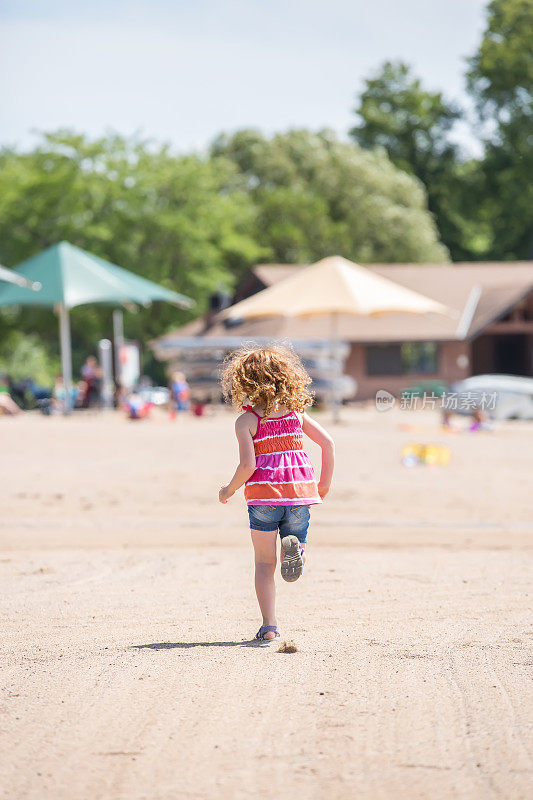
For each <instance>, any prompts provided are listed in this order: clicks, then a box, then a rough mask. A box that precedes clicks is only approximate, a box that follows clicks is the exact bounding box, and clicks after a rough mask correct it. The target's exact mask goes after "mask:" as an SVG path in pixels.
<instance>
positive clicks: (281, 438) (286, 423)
mask: <svg viewBox="0 0 533 800" xmlns="http://www.w3.org/2000/svg"><path fill="white" fill-rule="evenodd" d="M244 410H245V411H252V414H255V416H256V417H257V418H258V420H259V421H258V423H257V431H256V432H255V435H254V437H253V441H254V450H255V464H256V468H255V472H254V473H253V475H252V476H251V477H250V478H249V479H248V480H247V481H246V484H245V486H244V497H245V499H246V502H247V504H248V505H250V506H261V505H271V506H273V505H278V506H308V505H314V504H315V503H321V502H322V500H321V499H320V496H319V494H318V489H317V482H316V478H315V472H314V470H313V466H312V464H311V462H310V461H309V457H308V455H307V454H306V453H305V452H304V450H303V431H302V426H301V424H300V420H299V419H298V417H297V416H296V414H295V413H294V411H291V412H290V413H289V414H285V415H284V416H283V417H276V418H267V419H264V418H263V417H260V416H259V414H256V412H255V411H253V410H252V408H251V407H250V406H244Z"/></svg>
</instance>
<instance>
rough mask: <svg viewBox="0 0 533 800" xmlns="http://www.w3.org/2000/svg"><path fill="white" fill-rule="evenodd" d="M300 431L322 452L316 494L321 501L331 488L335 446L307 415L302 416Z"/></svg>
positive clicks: (319, 426)
mask: <svg viewBox="0 0 533 800" xmlns="http://www.w3.org/2000/svg"><path fill="white" fill-rule="evenodd" d="M302 430H303V432H304V433H305V435H306V436H309V438H310V439H311V441H313V442H316V444H317V445H318V446H319V447H320V449H321V450H322V469H321V471H320V480H319V482H318V494H319V495H320V497H321V498H322V499H324V497H325V496H326V495H327V493H328V492H329V487H330V486H331V478H332V477H333V467H334V466H335V444H334V442H333V439H332V438H331V436H330V435H329V433H328V432H327V430H325V428H323V427H322V425H319V424H318V422H315V420H314V419H312V418H311V417H308V416H307V414H304V415H303V421H302Z"/></svg>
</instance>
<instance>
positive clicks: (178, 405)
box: [170, 372, 190, 419]
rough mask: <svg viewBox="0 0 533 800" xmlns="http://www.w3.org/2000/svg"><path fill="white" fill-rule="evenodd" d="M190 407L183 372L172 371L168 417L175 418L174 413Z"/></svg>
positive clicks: (187, 385)
mask: <svg viewBox="0 0 533 800" xmlns="http://www.w3.org/2000/svg"><path fill="white" fill-rule="evenodd" d="M189 407H190V390H189V384H188V383H187V379H186V378H185V375H184V374H183V372H174V373H173V375H172V383H171V385H170V408H171V410H170V418H171V419H175V418H176V414H177V413H179V412H181V411H188V410H189Z"/></svg>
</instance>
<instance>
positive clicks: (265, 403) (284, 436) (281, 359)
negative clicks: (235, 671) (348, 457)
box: [219, 347, 334, 641]
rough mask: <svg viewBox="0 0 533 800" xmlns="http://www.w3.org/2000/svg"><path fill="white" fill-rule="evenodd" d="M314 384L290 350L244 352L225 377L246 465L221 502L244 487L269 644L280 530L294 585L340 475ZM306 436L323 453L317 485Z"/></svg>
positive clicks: (262, 631) (274, 631) (284, 565)
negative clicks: (313, 520)
mask: <svg viewBox="0 0 533 800" xmlns="http://www.w3.org/2000/svg"><path fill="white" fill-rule="evenodd" d="M310 383H311V378H310V377H309V375H308V374H307V373H306V371H305V369H304V367H303V365H302V363H301V361H300V359H299V358H298V356H297V355H296V354H295V353H294V352H292V351H291V350H289V349H287V348H284V347H257V348H253V347H250V348H243V349H241V350H239V351H238V352H236V353H234V354H233V356H232V357H231V358H230V359H229V361H228V362H227V363H226V366H225V369H224V372H223V376H222V387H223V390H224V395H225V397H226V398H231V400H232V402H233V405H234V406H235V407H236V408H237V409H238V410H239V411H241V410H242V411H243V412H244V413H243V414H241V415H240V416H239V417H238V419H237V421H236V423H235V432H236V434H237V440H238V443H239V465H238V467H237V469H236V470H235V474H234V476H233V478H232V479H231V481H230V482H229V483H228V485H227V486H223V487H222V489H221V490H220V492H219V500H220V502H221V503H227V502H228V500H229V498H230V497H232V495H234V494H235V492H236V491H237V489H240V487H241V486H242V485H243V484H245V489H244V497H245V499H246V502H247V504H248V515H249V517H250V533H251V536H252V543H253V546H254V554H255V591H256V594H257V600H258V602H259V608H260V609H261V614H262V615H263V624H262V625H261V627H260V628H259V631H258V632H257V634H256V638H257V639H262V640H266V641H268V640H271V639H275V638H276V636H279V631H278V626H277V621H276V587H275V583H274V572H275V569H276V542H277V534H278V530H279V533H280V536H281V552H282V555H283V559H282V562H281V575H282V577H283V578H284V579H285V580H286V581H295V580H297V579H298V578H299V577H300V575H301V574H302V571H303V566H304V564H305V546H306V540H307V529H308V527H309V506H311V505H313V504H316V503H321V502H322V500H323V499H324V497H325V496H326V495H327V493H328V491H329V487H330V483H331V477H332V474H333V464H334V445H333V439H332V438H331V436H330V435H329V434H328V433H327V432H326V431H325V430H324V428H322V427H321V426H320V425H318V423H317V422H315V421H314V420H313V419H311V418H310V417H308V416H307V414H305V413H304V412H305V408H306V406H308V405H310V404H311V403H312V401H313V398H312V395H311V393H310V391H309V389H308V386H309V384H310ZM304 433H305V434H306V435H307V436H309V438H310V439H311V440H312V441H313V442H316V443H317V444H318V445H319V446H320V448H321V449H322V470H321V473H320V480H319V481H318V485H317V481H316V478H315V474H314V471H313V467H312V466H311V462H310V461H309V458H308V456H307V455H306V453H305V452H304V450H303V434H304Z"/></svg>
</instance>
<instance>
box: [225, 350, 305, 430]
mask: <svg viewBox="0 0 533 800" xmlns="http://www.w3.org/2000/svg"><path fill="white" fill-rule="evenodd" d="M310 383H311V378H310V377H309V375H308V374H307V372H306V371H305V368H304V366H303V364H302V362H301V361H300V359H299V358H298V356H297V355H296V353H295V352H294V350H292V348H290V347H282V346H280V345H273V346H271V347H255V346H249V347H247V346H244V347H241V348H240V349H239V350H237V351H235V352H234V353H232V354H231V355H230V356H228V358H227V359H226V361H225V362H224V370H223V372H222V390H223V392H224V397H225V398H226V400H231V402H232V403H233V405H234V407H235V408H237V409H238V410H239V411H240V410H242V407H243V405H246V404H248V403H249V404H250V405H251V406H263V407H264V409H265V411H264V416H265V417H268V416H269V415H270V414H272V412H276V411H277V410H278V408H279V407H280V406H281V405H283V406H285V407H286V408H288V409H289V411H299V412H301V413H303V412H304V411H305V408H306V406H309V405H311V403H312V402H313V394H312V392H310V391H309V389H308V386H309V384H310Z"/></svg>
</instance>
